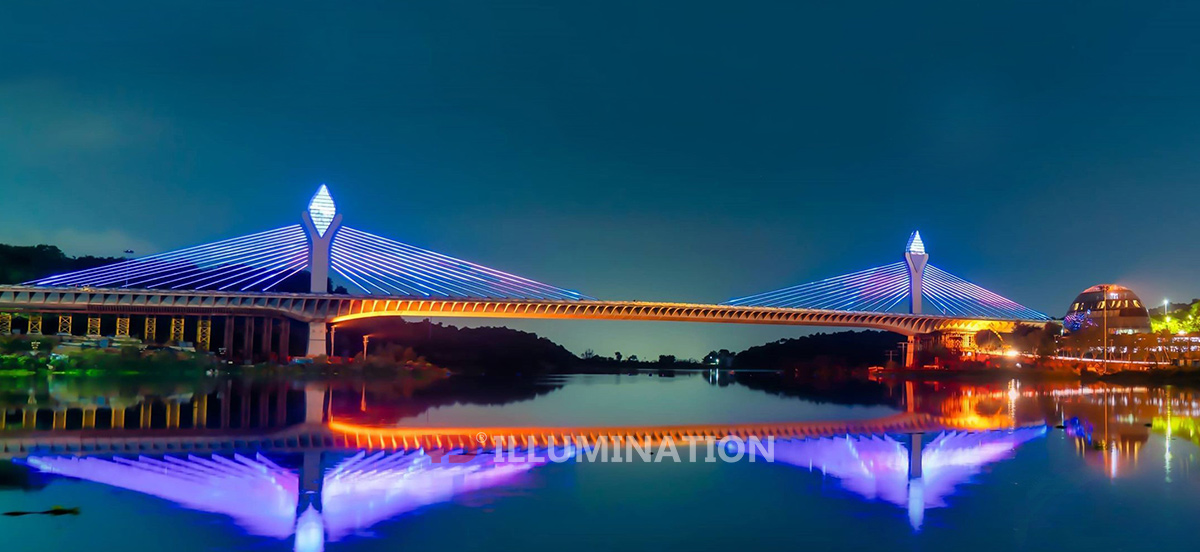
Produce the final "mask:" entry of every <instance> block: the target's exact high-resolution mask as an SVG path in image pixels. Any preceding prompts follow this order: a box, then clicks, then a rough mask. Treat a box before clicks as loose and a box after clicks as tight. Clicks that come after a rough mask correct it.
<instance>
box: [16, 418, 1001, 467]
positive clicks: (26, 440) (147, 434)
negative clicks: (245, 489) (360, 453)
mask: <svg viewBox="0 0 1200 552" xmlns="http://www.w3.org/2000/svg"><path fill="white" fill-rule="evenodd" d="M1009 427H1010V426H999V425H997V426H991V425H989V426H987V427H982V426H980V425H979V423H978V421H975V422H974V423H968V422H965V421H956V420H954V419H951V418H939V417H934V416H930V415H928V414H897V415H894V416H888V417H884V418H874V419H869V420H849V421H845V420H842V421H819V422H801V423H774V424H702V425H673V426H611V427H473V428H380V427H367V426H359V425H353V424H347V423H342V422H336V421H334V422H329V423H328V424H302V425H298V426H293V427H290V428H287V429H283V430H279V431H275V432H270V433H249V432H221V431H214V430H198V431H191V430H144V431H143V430H138V431H122V430H100V431H97V430H77V431H40V432H22V431H13V432H8V433H7V434H4V433H0V458H14V457H23V456H27V455H29V454H37V453H48V454H74V455H93V454H100V455H104V454H179V453H185V454H186V453H196V454H211V453H213V452H218V451H233V450H251V449H254V450H273V451H279V452H304V451H313V450H335V451H336V450H347V451H348V450H362V449H371V450H416V449H425V450H494V449H495V448H497V447H499V448H501V449H505V450H507V449H510V448H517V449H527V448H531V447H532V448H543V447H549V446H563V445H575V446H591V445H594V444H596V443H598V442H606V443H624V442H625V441H627V440H635V441H636V442H637V443H639V444H642V445H643V446H644V444H645V443H647V442H649V443H651V444H658V443H660V442H661V441H662V440H663V439H667V438H669V439H673V440H676V441H677V442H678V444H683V443H684V442H686V441H687V440H689V439H696V440H705V439H710V438H711V439H721V438H723V437H726V436H734V437H740V438H743V439H747V438H750V437H757V438H767V437H773V438H776V439H812V438H820V437H831V436H836V435H883V434H905V433H936V432H939V431H947V430H958V431H978V430H991V429H1008V428H1009Z"/></svg>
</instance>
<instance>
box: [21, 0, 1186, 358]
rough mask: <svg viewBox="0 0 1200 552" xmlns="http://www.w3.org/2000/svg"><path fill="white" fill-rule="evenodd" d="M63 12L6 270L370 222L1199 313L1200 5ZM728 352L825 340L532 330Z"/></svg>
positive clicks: (703, 279) (772, 275)
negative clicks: (311, 220)
mask: <svg viewBox="0 0 1200 552" xmlns="http://www.w3.org/2000/svg"><path fill="white" fill-rule="evenodd" d="M170 4H171V5H167V3H162V2H152V1H146V2H125V1H121V0H113V1H110V2H103V3H98V4H97V3H89V2H58V1H54V0H37V1H23V0H16V1H13V0H9V1H7V2H5V7H4V8H3V12H4V13H3V16H2V17H0V52H2V53H0V202H2V205H3V211H2V212H3V221H2V222H0V243H17V244H34V243H52V244H56V245H59V246H60V247H62V248H63V249H64V250H65V251H66V252H67V253H69V254H120V253H121V252H122V251H123V250H126V249H132V250H134V251H135V252H136V253H137V254H138V255H141V254H148V253H153V252H159V251H165V250H169V249H173V248H177V247H182V246H188V245H195V244H199V243H205V242H210V241H214V240H217V239H222V238H227V237H233V236H238V235H243V234H247V233H251V232H255V231H261V230H266V229H270V228H275V227H279V226H283V225H287V224H293V223H296V222H297V221H298V219H299V214H300V211H301V210H303V208H304V207H305V205H306V204H307V201H308V199H309V198H310V197H311V195H312V194H313V192H314V191H315V189H316V187H317V186H318V185H319V184H321V183H327V184H328V185H329V187H330V190H331V191H332V193H333V195H334V198H335V200H336V201H337V203H338V207H339V210H340V211H341V212H342V213H343V215H344V216H345V222H346V224H347V225H349V226H353V227H355V228H358V229H361V230H365V231H369V232H372V233H376V234H380V235H384V236H388V237H391V238H394V239H397V240H400V241H404V242H406V243H410V244H413V245H417V246H421V247H426V248H429V249H433V250H436V251H439V252H442V253H446V254H449V255H453V256H456V257H459V258H464V259H468V260H471V261H473V262H477V263H480V264H483V265H487V266H491V267H495V268H498V269H501V270H505V271H507V272H512V273H515V274H519V275H522V276H525V277H528V278H532V279H535V280H539V281H542V282H546V283H549V284H553V285H557V286H561V287H566V288H570V289H576V290H579V291H582V292H583V293H586V294H588V295H591V296H594V297H597V298H601V299H639V300H660V301H689V302H704V303H711V302H719V301H723V300H726V299H729V298H731V297H738V296H744V295H748V294H752V293H757V292H762V291H767V290H771V289H776V288H779V287H784V286H788V285H794V284H799V283H803V282H807V281H811V280H815V279H819V278H824V277H829V276H834V275H838V274H843V273H846V272H851V271H854V270H858V269H862V268H867V267H872V266H878V265H882V264H886V263H890V262H894V261H896V260H899V259H900V258H901V254H902V251H903V248H904V245H905V242H906V240H907V238H908V235H909V234H910V233H911V232H912V231H913V230H917V229H919V230H920V231H921V235H922V236H923V238H924V239H925V243H926V246H927V249H928V250H929V253H930V256H931V260H930V262H931V263H933V264H935V265H937V266H939V267H941V268H943V269H946V270H948V271H950V272H952V273H955V274H957V275H959V276H962V277H964V278H967V279H969V280H972V281H974V282H976V283H978V284H980V285H982V286H984V287H986V288H989V289H991V290H993V291H996V292H998V293H1000V294H1001V295H1005V296H1007V297H1009V298H1011V299H1014V300H1016V301H1017V302H1019V303H1022V304H1025V305H1027V306H1030V307H1032V308H1035V309H1038V310H1042V311H1044V312H1047V313H1049V314H1051V315H1053V316H1058V317H1061V316H1062V315H1063V314H1064V313H1065V310H1066V308H1067V306H1068V305H1069V303H1070V302H1071V300H1072V299H1073V298H1074V296H1075V295H1076V294H1077V293H1079V292H1080V291H1082V290H1083V289H1084V288H1086V287H1088V286H1091V285H1093V284H1097V283H1102V282H1116V283H1122V284H1125V285H1128V286H1130V287H1132V288H1133V289H1134V290H1135V291H1136V292H1138V293H1139V294H1140V295H1141V296H1142V297H1143V299H1144V300H1145V301H1146V302H1147V303H1150V304H1158V303H1161V301H1162V299H1163V298H1164V297H1169V298H1171V299H1172V300H1189V299H1191V298H1193V297H1200V284H1198V283H1197V281H1196V278H1195V275H1196V274H1197V273H1200V255H1197V251H1196V246H1195V239H1196V238H1195V237H1196V236H1198V235H1200V217H1197V216H1196V209H1197V206H1198V205H1200V186H1198V184H1200V3H1195V2H1181V1H1176V2H1155V1H1145V2H1049V3H1047V2H993V3H978V2H956V1H945V2H935V1H931V2H917V3H913V2H891V1H869V0H864V1H861V2H853V3H835V2H799V1H787V2H782V1H781V2H753V1H750V2H741V3H729V2H708V1H700V0H694V1H690V2H661V1H653V0H638V1H632V2H624V1H612V2H601V3H595V2H556V1H549V0H547V1H523V2H508V1H483V0H475V1H467V0H442V1H438V2H395V1H391V2H372V1H359V2H353V3H335V2H307V1H302V0H296V1H289V2H255V3H245V2H224V1H209V2H194V3H170ZM506 324H507V325H511V326H513V327H519V328H523V329H530V330H533V331H537V332H539V333H542V334H543V335H546V336H547V337H550V338H551V339H554V340H555V341H558V342H560V343H563V344H564V345H566V346H567V347H568V348H570V349H572V350H573V351H575V352H581V351H583V350H584V349H587V348H592V349H594V350H595V351H596V352H597V353H601V354H611V352H612V351H622V352H623V353H624V354H625V355H629V354H638V355H643V356H646V355H657V354H661V353H666V354H676V355H678V356H681V357H701V356H703V355H704V353H706V352H707V351H709V350H711V349H718V348H730V349H735V350H736V349H741V348H744V347H746V346H749V345H753V344H756V343H761V342H763V341H768V340H774V339H779V338H782V337H787V336H793V335H798V334H800V333H804V332H807V331H811V330H808V329H803V328H774V327H747V326H734V325H704V324H666V323H657V324H656V323H625V322H577V321H567V322H525V323H506Z"/></svg>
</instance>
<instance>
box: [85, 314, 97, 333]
mask: <svg viewBox="0 0 1200 552" xmlns="http://www.w3.org/2000/svg"><path fill="white" fill-rule="evenodd" d="M87 336H88V337H100V317H99V316H90V315H89V316H88V319H87Z"/></svg>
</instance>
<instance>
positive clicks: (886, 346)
mask: <svg viewBox="0 0 1200 552" xmlns="http://www.w3.org/2000/svg"><path fill="white" fill-rule="evenodd" d="M391 324H392V327H391V328H390V330H391V331H392V333H393V334H394V335H390V336H388V335H386V334H383V333H380V334H378V335H377V336H376V337H373V339H376V340H377V343H378V345H376V346H374V347H372V349H371V350H370V354H369V355H368V356H367V359H366V361H365V362H364V361H363V359H362V354H361V352H360V353H359V354H358V355H355V356H352V357H340V358H339V357H334V358H329V357H325V356H319V357H316V358H313V359H311V360H302V361H297V362H296V363H290V364H271V363H259V364H249V365H233V364H229V363H226V362H225V361H223V360H220V359H219V358H217V357H215V356H213V355H211V354H207V353H202V352H201V353H197V352H193V351H191V350H190V348H189V347H186V346H183V347H180V346H176V345H174V344H167V345H156V346H149V347H146V346H139V345H137V344H131V343H128V342H126V343H121V344H116V345H114V346H110V347H107V348H83V349H80V348H78V347H76V348H74V349H73V350H71V352H70V353H69V354H60V353H56V352H54V351H56V350H59V351H61V350H62V347H61V345H62V341H63V340H62V339H60V338H58V337H52V336H40V337H29V336H0V377H6V376H7V377H20V376H31V375H35V374H38V373H43V372H45V373H52V374H55V375H63V376H100V375H142V376H154V375H156V374H158V375H164V374H176V375H179V374H195V375H201V376H202V375H212V374H215V373H217V372H222V371H238V372H242V373H254V372H259V373H264V374H266V373H270V374H289V375H294V376H295V377H301V378H303V377H340V376H347V375H352V376H355V377H367V378H389V377H391V378H395V377H397V376H407V377H412V378H415V379H429V378H433V379H437V378H442V377H447V376H449V375H451V374H455V375H469V376H490V377H505V378H519V377H523V376H539V375H551V374H621V373H645V372H653V373H658V374H659V375H662V376H672V375H674V372H675V371H694V370H721V371H729V372H731V373H733V372H740V373H749V372H772V373H777V374H781V375H784V376H787V377H789V378H791V379H795V380H800V381H832V380H846V379H866V378H867V377H868V376H871V377H874V378H889V379H898V380H928V381H939V380H956V381H980V382H993V381H1005V380H1009V379H1020V380H1023V381H1056V382H1062V381H1079V382H1096V381H1099V382H1109V383H1120V384H1126V385H1143V384H1144V385H1171V384H1181V385H1200V370H1197V369H1194V368H1192V369H1189V368H1160V369H1155V370H1143V371H1118V372H1114V373H1108V374H1096V373H1095V372H1091V371H1088V370H1086V368H1085V369H1082V370H1079V371H1076V370H1075V369H1071V366H1070V365H1067V364H1064V363H1063V362H1061V361H1058V362H1055V361H1050V362H1037V361H1036V360H1035V361H1034V362H1025V363H1021V362H1017V361H1014V360H1013V359H1005V358H1000V359H998V360H996V361H994V362H993V361H989V362H987V363H983V362H978V361H976V362H966V363H960V364H958V365H955V366H947V367H945V368H944V369H938V370H929V369H904V368H900V367H898V365H896V363H895V362H891V363H889V365H888V366H887V367H886V368H885V367H882V366H873V365H872V361H873V360H874V359H878V358H886V356H887V351H889V350H892V349H893V348H894V346H895V342H896V336H894V335H892V334H889V333H886V332H878V331H844V332H835V333H828V334H826V333H819V334H813V335H809V336H802V337H798V338H790V339H782V340H779V341H776V342H772V343H767V344H763V345H759V346H755V347H751V348H749V349H747V350H745V351H742V352H739V353H733V352H730V351H728V350H721V351H713V352H711V353H709V354H708V355H707V356H706V357H705V358H704V359H703V360H695V359H677V358H675V357H673V356H669V355H662V356H660V357H658V358H657V359H653V360H641V359H638V358H637V357H636V356H631V357H624V356H622V355H621V353H619V352H618V353H615V354H613V355H610V356H604V355H597V354H594V353H593V352H592V351H587V352H585V353H584V354H583V355H580V356H576V355H574V354H572V353H570V352H569V351H567V350H566V349H565V348H563V347H561V346H559V345H557V344H555V343H553V342H551V341H549V340H547V339H545V338H541V337H538V336H536V335H535V334H531V333H527V332H521V331H517V330H511V329H507V328H456V327H454V326H444V325H442V324H436V323H432V322H429V321H424V322H415V323H414V322H399V324H400V326H396V321H393V322H392V323H391ZM349 330H350V331H349V332H346V330H343V332H345V333H352V332H353V329H349ZM379 330H380V328H378V327H369V328H363V329H361V331H363V332H364V333H365V332H366V331H372V332H378V331H379ZM405 334H410V335H407V336H406V335H405ZM372 335H375V334H372ZM413 335H423V336H424V339H411V337H412V336H413ZM434 336H438V337H434ZM350 337H355V336H350ZM406 337H409V338H410V339H406ZM35 343H36V345H35ZM185 345H186V344H185ZM426 355H428V356H426ZM868 367H870V368H869V369H868Z"/></svg>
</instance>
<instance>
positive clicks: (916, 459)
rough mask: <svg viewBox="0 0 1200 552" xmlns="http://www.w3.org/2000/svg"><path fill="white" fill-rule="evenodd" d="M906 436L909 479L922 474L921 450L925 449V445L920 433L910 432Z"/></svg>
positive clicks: (922, 435) (918, 477)
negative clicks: (907, 439) (907, 438)
mask: <svg viewBox="0 0 1200 552" xmlns="http://www.w3.org/2000/svg"><path fill="white" fill-rule="evenodd" d="M908 437H909V439H910V441H909V447H908V479H909V480H910V481H911V480H913V479H920V478H921V476H922V468H921V452H922V451H923V450H925V445H924V444H923V443H922V442H921V441H922V437H924V434H922V433H912V434H909V436H908Z"/></svg>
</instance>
